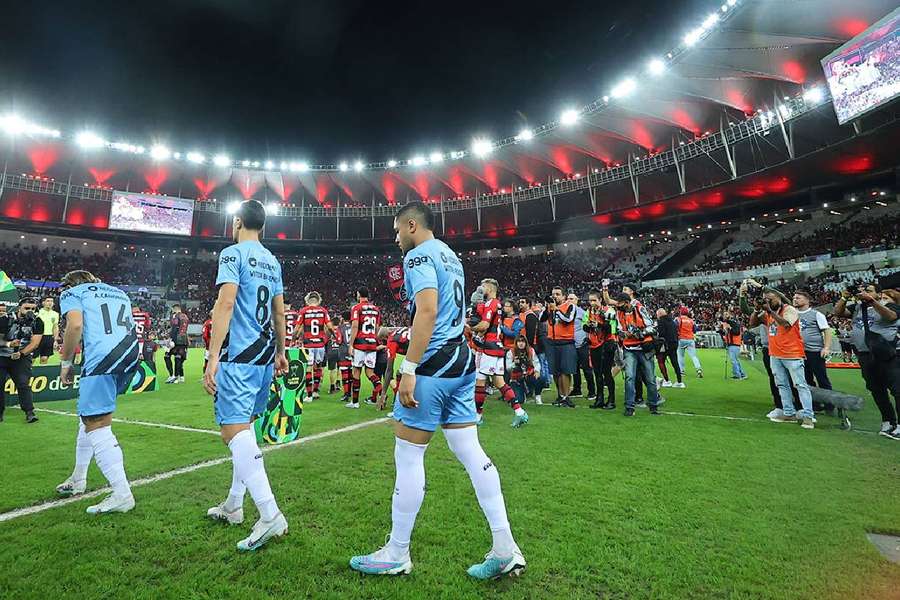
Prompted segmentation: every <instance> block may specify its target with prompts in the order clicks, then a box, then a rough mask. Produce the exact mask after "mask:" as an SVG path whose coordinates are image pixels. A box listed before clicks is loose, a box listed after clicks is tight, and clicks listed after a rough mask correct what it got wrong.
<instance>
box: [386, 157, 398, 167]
mask: <svg viewBox="0 0 900 600" xmlns="http://www.w3.org/2000/svg"><path fill="white" fill-rule="evenodd" d="M387 166H388V169H393V168H394V167H396V166H397V161H396V160H394V159H393V158H392V159H391V160H389V161H387Z"/></svg>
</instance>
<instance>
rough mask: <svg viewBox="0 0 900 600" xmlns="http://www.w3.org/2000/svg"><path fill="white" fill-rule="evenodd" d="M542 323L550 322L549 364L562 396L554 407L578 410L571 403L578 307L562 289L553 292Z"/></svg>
mask: <svg viewBox="0 0 900 600" xmlns="http://www.w3.org/2000/svg"><path fill="white" fill-rule="evenodd" d="M542 319H543V320H546V321H547V348H546V351H547V361H548V362H549V363H550V372H551V373H552V374H553V378H554V380H556V390H557V392H559V397H558V398H557V399H556V401H555V402H553V405H554V406H568V407H569V408H575V403H574V402H572V401H571V400H570V399H569V393H570V392H571V391H572V375H573V374H574V373H575V369H576V367H577V365H578V353H577V352H576V351H575V307H574V306H573V305H572V304H571V303H570V302H568V301H567V300H566V297H565V296H564V295H563V291H562V288H560V287H555V288H553V294H552V295H551V297H550V298H548V299H547V310H546V311H544V315H543V317H542Z"/></svg>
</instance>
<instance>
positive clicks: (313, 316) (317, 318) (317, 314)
mask: <svg viewBox="0 0 900 600" xmlns="http://www.w3.org/2000/svg"><path fill="white" fill-rule="evenodd" d="M298 312H299V322H300V323H302V324H303V347H304V348H324V347H325V338H326V336H327V334H328V332H327V325H328V323H330V322H331V317H330V316H328V310H327V309H325V308H324V307H322V306H304V307H303V308H301V309H300V310H299V311H298Z"/></svg>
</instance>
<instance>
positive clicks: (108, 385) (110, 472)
mask: <svg viewBox="0 0 900 600" xmlns="http://www.w3.org/2000/svg"><path fill="white" fill-rule="evenodd" d="M62 287H63V289H64V290H65V291H63V293H62V295H61V296H60V298H59V303H60V310H61V312H62V314H63V315H65V318H66V333H65V337H64V339H63V348H62V352H61V354H60V359H61V361H60V379H61V380H62V382H63V383H64V384H70V383H72V359H73V358H74V356H75V348H76V347H77V346H78V343H79V342H80V341H81V340H82V336H83V338H84V341H83V346H84V363H83V364H82V368H81V380H80V382H79V386H78V405H77V406H78V416H79V417H80V419H79V423H78V437H77V439H76V442H75V470H74V471H73V472H72V475H71V476H70V477H69V478H68V479H66V480H65V481H64V482H63V483H61V484H60V485H58V486H57V487H56V491H57V493H58V494H60V495H61V496H74V495H76V494H80V493H82V492H84V490H85V486H86V483H87V471H88V467H89V466H90V464H91V460H92V459H93V460H96V461H97V466H98V467H99V468H100V471H101V472H102V473H103V476H104V477H106V479H107V481H109V485H110V487H112V495H110V496H109V497H107V498H106V499H105V500H103V501H102V502H100V504H96V505H94V506H90V507H88V509H87V512H88V513H89V514H102V513H110V512H128V511H129V510H131V509H132V508H134V497H133V496H132V495H131V486H129V485H128V478H127V477H126V476H125V464H124V457H123V455H122V449H121V448H120V447H119V441H118V440H117V439H116V436H115V435H114V434H113V432H112V413H113V411H114V410H115V409H116V396H117V395H118V394H120V393H122V392H123V391H124V390H125V388H126V387H127V386H128V384H129V383H130V382H131V378H132V377H133V376H134V372H135V370H136V369H137V366H138V360H139V358H140V351H139V347H138V338H137V333H136V332H135V327H134V320H133V319H132V316H131V301H130V300H129V299H128V296H127V295H126V294H125V292H123V291H122V290H120V289H118V288H114V287H113V286H111V285H107V284H105V283H101V282H100V280H99V279H97V278H96V277H94V276H93V275H92V274H91V273H89V272H88V271H72V272H71V273H67V274H66V276H65V277H63V280H62Z"/></svg>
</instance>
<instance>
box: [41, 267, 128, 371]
mask: <svg viewBox="0 0 900 600" xmlns="http://www.w3.org/2000/svg"><path fill="white" fill-rule="evenodd" d="M59 304H60V310H61V311H62V313H63V314H64V315H68V313H69V312H70V311H73V310H77V311H79V312H81V315H82V319H83V321H84V332H83V334H82V335H83V342H82V346H83V355H84V365H83V366H82V369H81V374H82V377H89V376H94V375H121V374H123V373H126V372H130V371H133V370H134V369H135V367H136V366H137V363H138V359H139V356H140V353H139V350H138V339H137V333H136V331H135V327H134V320H133V319H132V317H131V300H130V299H129V298H128V296H127V295H126V294H125V292H123V291H122V290H120V289H118V288H115V287H113V286H111V285H107V284H105V283H83V284H81V285H76V286H75V287H73V288H70V289H68V290H66V291H65V292H63V293H62V295H61V296H60V298H59Z"/></svg>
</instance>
